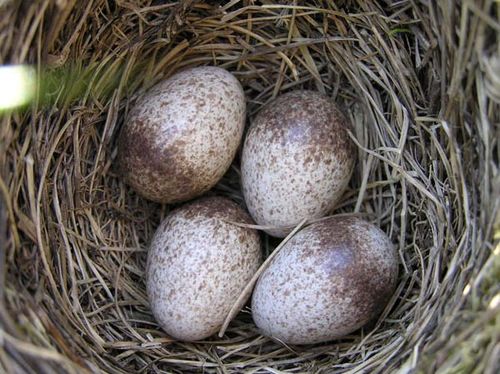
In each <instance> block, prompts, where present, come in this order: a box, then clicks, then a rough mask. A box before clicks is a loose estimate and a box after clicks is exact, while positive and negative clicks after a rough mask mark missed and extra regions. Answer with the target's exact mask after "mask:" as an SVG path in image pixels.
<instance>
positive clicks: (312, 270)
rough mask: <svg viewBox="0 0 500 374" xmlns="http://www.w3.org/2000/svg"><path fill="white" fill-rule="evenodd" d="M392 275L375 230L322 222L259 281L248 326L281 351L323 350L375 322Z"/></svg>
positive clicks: (350, 221)
mask: <svg viewBox="0 0 500 374" xmlns="http://www.w3.org/2000/svg"><path fill="white" fill-rule="evenodd" d="M397 274H398V257H397V252H396V249H395V247H394V246H393V245H392V243H391V242H390V240H389V238H388V237H387V236H386V235H385V234H384V232H383V231H382V230H380V229H379V228H378V227H376V226H375V225H373V224H371V223H369V222H367V221H364V220H362V219H360V218H355V217H332V218H326V219H325V220H324V221H320V222H318V223H315V224H312V225H311V226H308V227H306V228H305V229H303V230H301V231H299V232H298V233H297V234H296V235H295V236H293V237H292V238H291V239H290V241H289V242H287V243H286V244H285V245H284V247H283V248H282V249H281V252H280V253H278V255H277V256H276V258H275V259H274V260H273V261H272V262H271V264H270V265H269V267H268V268H267V269H266V270H265V271H264V272H263V273H262V275H261V276H260V278H259V280H258V281H257V285H256V286H255V290H254V293H253V298H252V314H253V319H254V321H255V323H256V325H257V326H258V327H259V328H260V329H261V331H262V332H263V333H264V334H266V335H268V336H271V337H274V338H277V339H279V340H281V341H283V342H285V343H289V344H312V343H319V342H326V341H329V340H331V339H335V338H338V337H341V336H343V335H346V334H349V333H350V332H353V331H355V330H357V329H358V328H360V327H361V326H363V325H364V324H366V323H367V322H369V321H370V320H371V319H373V318H374V317H376V316H377V315H378V314H379V313H380V311H381V310H382V309H383V308H384V306H385V305H386V303H387V301H388V300H389V298H390V297H391V295H392V293H393V292H394V289H395V286H396V281H397Z"/></svg>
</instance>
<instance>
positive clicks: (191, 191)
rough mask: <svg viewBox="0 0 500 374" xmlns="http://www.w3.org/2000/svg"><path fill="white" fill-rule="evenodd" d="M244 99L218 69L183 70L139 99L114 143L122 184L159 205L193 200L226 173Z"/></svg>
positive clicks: (240, 132) (232, 79)
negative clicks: (116, 144) (124, 183)
mask: <svg viewBox="0 0 500 374" xmlns="http://www.w3.org/2000/svg"><path fill="white" fill-rule="evenodd" d="M245 108H246V103H245V95H244V92H243V89H242V87H241V85H240V83H239V82H238V80H237V79H236V78H235V77H234V76H233V75H232V74H231V73H229V72H228V71H226V70H224V69H221V68H218V67H198V68H191V69H186V70H184V71H181V72H179V73H177V74H175V75H173V76H172V77H170V78H168V79H166V80H164V81H162V82H160V83H158V84H157V85H156V86H154V87H153V88H151V89H150V90H149V91H147V92H146V93H145V94H144V95H143V96H142V97H140V98H139V99H138V100H137V101H136V103H135V105H134V106H133V108H132V109H131V111H130V114H129V116H128V117H127V119H126V121H125V123H124V125H123V128H122V131H121V134H120V137H119V140H118V156H117V158H118V165H119V170H120V173H121V174H122V176H123V178H124V180H125V182H126V183H127V184H129V185H130V186H131V187H132V188H133V189H134V190H135V191H136V192H138V193H139V194H140V195H142V196H143V197H145V198H147V199H150V200H153V201H156V202H161V203H174V202H181V201H186V200H189V199H192V198H194V197H196V196H200V195H202V194H203V193H204V192H206V191H208V190H209V189H210V188H212V187H213V186H214V185H215V184H216V183H217V182H218V181H219V180H220V178H222V176H223V175H224V173H225V172H226V171H227V170H228V168H229V166H230V165H231V162H232V160H233V158H234V156H235V154H236V151H237V149H238V146H239V144H240V141H241V138H242V135H243V129H244V126H245Z"/></svg>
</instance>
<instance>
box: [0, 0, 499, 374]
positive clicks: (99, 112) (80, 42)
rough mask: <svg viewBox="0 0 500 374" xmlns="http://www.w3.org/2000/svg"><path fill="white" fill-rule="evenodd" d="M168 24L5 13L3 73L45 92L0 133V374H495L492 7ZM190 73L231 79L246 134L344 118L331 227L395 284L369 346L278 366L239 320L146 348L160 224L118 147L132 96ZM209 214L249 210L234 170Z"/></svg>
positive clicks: (315, 351)
mask: <svg viewBox="0 0 500 374" xmlns="http://www.w3.org/2000/svg"><path fill="white" fill-rule="evenodd" d="M165 3H166V2H163V1H152V0H142V1H128V0H120V1H118V0H116V1H111V0H93V1H87V2H77V1H75V0H65V1H62V0H61V1H52V0H50V1H49V0H44V1H32V2H31V1H24V2H23V1H11V0H3V1H0V63H1V64H25V65H27V66H31V67H32V68H33V69H34V71H35V73H36V76H37V77H38V79H37V81H36V82H37V83H36V91H35V96H34V97H33V99H32V101H31V104H30V105H29V106H26V107H24V108H20V109H16V110H10V111H4V112H3V113H1V114H0V122H1V126H0V147H1V152H0V168H1V169H0V170H1V179H0V192H1V193H0V196H1V201H2V205H1V209H0V212H1V220H0V225H1V232H0V254H1V255H0V371H5V372H9V373H17V372H36V373H52V372H72V373H85V372H99V371H103V372H110V373H132V372H134V373H135V372H138V373H148V372H159V371H164V372H178V373H183V372H209V373H211V372H214V373H215V372H216V373H232V372H234V373H240V372H248V373H267V372H271V373H282V372H290V373H295V372H297V373H298V372H301V373H304V372H311V373H322V372H324V373H335V372H390V371H391V370H396V369H399V370H401V371H400V372H401V373H409V372H413V370H414V369H416V370H419V371H421V372H433V371H438V372H448V371H449V372H454V373H455V372H467V373H468V372H488V370H489V372H491V373H493V372H498V366H496V365H498V361H497V359H498V355H499V352H500V346H499V344H498V337H499V333H500V317H499V313H498V312H499V305H500V294H499V292H500V288H499V283H498V276H499V272H500V246H498V244H497V243H498V238H499V237H500V228H499V226H498V224H497V225H495V217H496V216H497V213H498V208H499V201H498V199H497V195H498V192H499V189H498V185H499V184H498V181H499V177H498V158H499V148H498V135H499V128H498V124H499V123H500V111H499V102H500V83H499V82H500V60H499V58H498V53H499V51H500V49H499V42H498V32H499V30H500V25H499V23H498V13H499V8H498V3H496V2H494V1H493V0H479V1H474V2H473V1H463V2H461V1H446V2H434V1H406V0H403V1H396V2H391V1H378V2H371V1H354V0H352V1H336V2H333V1H320V0H318V1H303V2H299V1H289V0H283V1H279V2H278V1H267V0H265V1H264V0H263V1H251V0H248V1H243V0H241V1H238V0H234V1H229V2H222V1H214V2H197V1H179V2H172V3H167V4H165ZM200 65H217V66H221V67H223V68H225V69H227V70H229V71H231V72H232V73H233V74H234V75H235V76H236V77H237V78H238V79H239V81H240V82H241V83H242V85H243V87H244V90H245V93H246V96H247V101H248V102H247V108H248V119H249V121H251V119H252V118H253V116H254V115H255V113H256V112H257V111H258V110H259V108H261V107H262V106H263V105H265V104H266V103H267V102H269V101H270V100H272V99H273V98H274V97H276V96H277V95H279V94H281V93H283V92H287V91H291V90H294V89H299V88H305V89H312V90H316V91H319V92H322V93H325V94H327V95H329V96H331V97H332V98H333V99H334V100H335V101H336V102H337V103H338V104H339V105H340V106H341V107H342V108H343V109H344V111H345V113H347V115H348V117H350V119H351V121H352V123H353V128H352V133H351V135H352V138H353V139H355V142H356V145H357V156H358V157H357V165H356V169H355V172H354V176H353V178H352V180H351V182H350V185H349V188H348V190H347V192H346V194H345V196H344V198H343V200H342V201H341V203H340V205H339V206H338V207H337V209H336V211H335V212H336V213H352V212H356V213H359V214H362V215H363V216H365V217H366V219H368V220H371V221H372V222H374V223H375V224H377V225H378V226H379V227H381V228H382V229H383V230H384V231H385V232H386V233H387V234H388V235H389V236H390V238H391V239H392V241H393V242H394V243H395V244H396V245H397V248H398V251H399V256H400V263H401V265H400V276H399V282H398V287H397V290H396V292H395V294H394V296H393V297H392V299H391V300H390V302H389V304H388V305H387V307H386V308H385V310H384V311H383V313H382V314H381V315H380V317H379V318H378V319H377V320H376V321H375V322H373V323H372V324H371V325H369V326H366V327H365V328H363V329H361V330H359V331H357V332H355V333H353V334H351V335H348V336H345V337H343V338H342V339H338V340H335V341H331V342H329V343H324V344H316V345H310V346H287V345H284V344H282V343H280V342H278V341H275V340H272V339H270V338H267V337H265V336H263V335H261V334H260V333H259V331H258V330H257V328H256V327H255V325H254V324H253V323H252V319H251V314H250V311H249V308H248V305H247V306H246V307H245V308H244V309H243V310H242V311H241V312H240V313H239V314H238V315H237V317H236V318H235V319H234V320H233V321H232V322H231V324H230V325H229V328H228V329H227V331H226V333H225V335H224V336H223V337H222V338H218V337H217V336H214V337H211V338H209V339H207V340H206V341H200V342H196V343H185V342H179V341H174V340H173V339H171V338H170V337H168V336H167V335H166V334H165V333H164V332H163V331H162V330H161V329H160V328H159V327H158V325H157V323H156V322H155V320H154V319H153V316H152V314H151V310H150V307H149V305H148V301H147V297H146V292H145V280H144V269H145V259H146V252H147V247H148V241H149V240H150V239H151V237H152V234H153V232H154V230H155V228H156V227H157V225H158V224H159V222H160V220H161V219H162V218H163V217H164V216H165V215H166V214H167V213H168V212H169V210H170V209H171V206H166V205H163V206H162V205H158V204H155V203H152V202H148V201H145V200H144V199H142V198H140V197H139V196H138V195H136V194H135V193H134V192H133V191H131V190H130V188H129V187H127V186H126V185H124V184H123V182H122V180H121V178H120V175H119V174H118V172H117V170H116V168H115V162H114V161H115V155H116V139H117V133H118V131H119V129H120V127H121V125H122V123H123V119H124V118H125V117H126V115H127V113H128V111H129V108H130V107H131V105H132V104H133V103H134V102H135V100H136V98H137V97H138V96H139V95H140V94H141V93H143V92H144V91H145V90H147V89H148V88H149V87H151V86H152V85H153V84H155V83H156V82H158V81H160V80H161V79H164V78H166V77H168V76H170V75H172V74H173V73H174V72H176V71H178V70H179V69H182V68H185V67H192V66H200ZM0 84H2V83H1V82H0ZM2 88H5V87H2ZM247 122H248V121H247ZM495 183H496V184H495ZM495 186H496V187H495ZM211 193H215V194H219V195H225V196H228V197H230V198H231V199H233V200H235V201H237V202H239V203H241V204H243V199H242V196H241V189H240V184H239V162H238V158H237V160H235V162H234V164H233V165H232V167H231V169H230V170H229V172H228V173H227V175H226V176H225V177H224V178H223V179H222V180H221V181H220V182H219V184H218V185H217V186H216V187H215V188H214V190H213V191H212V192H211ZM495 230H496V231H495ZM495 232H496V235H497V236H496V238H495ZM263 238H264V240H263V243H264V248H263V250H264V253H265V255H266V256H267V255H269V253H271V251H272V250H273V249H274V248H275V247H276V245H277V244H278V243H277V241H276V240H275V239H271V238H268V237H266V236H263ZM495 240H496V241H495ZM209 312H210V311H208V310H207V313H209Z"/></svg>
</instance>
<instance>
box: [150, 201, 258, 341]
mask: <svg viewBox="0 0 500 374" xmlns="http://www.w3.org/2000/svg"><path fill="white" fill-rule="evenodd" d="M224 221H232V222H239V223H249V224H253V221H252V220H251V218H250V217H249V216H248V214H247V213H246V212H245V211H243V210H242V209H241V208H240V207H239V206H238V205H237V204H236V203H234V202H232V201H231V200H229V199H226V198H222V197H210V198H202V199H198V200H195V201H193V202H192V203H189V204H187V205H184V206H182V207H180V208H178V209H177V210H175V211H173V212H172V213H171V214H170V215H169V216H168V217H167V218H166V219H165V220H164V221H163V222H162V223H161V225H160V227H159V228H158V229H157V231H156V233H155V235H154V237H153V240H152V242H151V246H150V249H149V252H148V260H147V268H146V285H147V293H148V297H149V301H150V304H151V309H152V311H153V314H154V316H155V318H156V320H157V321H158V323H159V324H160V326H161V327H162V328H163V329H164V330H165V331H166V332H167V333H168V334H169V335H170V336H172V337H174V338H176V339H179V340H186V341H193V340H200V339H204V338H206V337H208V336H210V335H212V334H214V333H215V332H217V331H218V329H219V328H220V326H221V325H222V323H223V322H224V318H225V317H226V315H227V314H228V312H229V310H230V309H231V307H232V306H233V303H234V302H235V301H236V299H237V298H238V296H239V295H240V293H241V291H242V290H243V288H244V287H245V286H246V285H247V283H248V281H249V280H250V278H251V277H252V276H253V274H254V273H255V271H257V269H258V267H259V266H260V263H261V258H262V255H261V249H260V239H259V235H258V233H257V231H255V230H252V229H248V228H242V227H238V226H235V225H233V224H230V223H227V222H224ZM172 316H177V317H175V318H174V317H172Z"/></svg>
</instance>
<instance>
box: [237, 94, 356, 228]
mask: <svg viewBox="0 0 500 374" xmlns="http://www.w3.org/2000/svg"><path fill="white" fill-rule="evenodd" d="M347 130H348V122H347V120H346V118H345V117H344V115H342V113H341V112H340V111H339V110H338V109H337V107H336V106H335V104H334V103H333V101H332V100H331V99H330V98H328V97H327V96H324V95H322V94H320V93H317V92H314V91H293V92H290V93H287V94H284V95H282V96H280V97H278V98H277V99H276V100H274V101H273V102H271V103H270V104H269V105H267V106H266V107H265V108H264V109H262V110H261V111H260V112H259V113H258V114H257V116H256V117H255V119H254V121H253V123H252V125H251V127H250V129H249V131H248V134H247V136H246V139H245V143H244V147H243V154H242V160H241V175H242V186H243V194H244V196H245V202H246V204H247V207H248V210H249V212H250V215H251V216H252V217H253V219H254V220H255V221H256V222H257V223H258V224H259V225H264V226H273V227H275V228H273V229H269V230H266V231H267V233H269V234H270V235H273V236H277V237H284V236H286V235H287V234H288V233H289V232H290V231H291V230H292V229H293V226H295V225H297V224H298V223H299V222H300V221H301V220H302V219H304V218H320V217H323V216H325V215H327V214H328V213H329V212H330V211H331V210H332V209H333V208H334V206H335V204H336V203H337V201H338V200H339V198H340V197H341V196H342V193H343V192H344V190H345V188H346V186H347V184H348V182H349V179H350V177H351V174H352V170H353V167H354V162H355V147H354V144H353V142H352V141H351V139H350V138H349V135H348V132H347ZM287 227H288V228H287Z"/></svg>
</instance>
